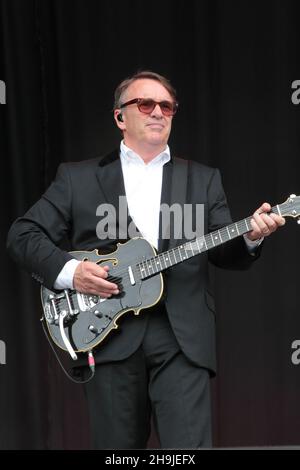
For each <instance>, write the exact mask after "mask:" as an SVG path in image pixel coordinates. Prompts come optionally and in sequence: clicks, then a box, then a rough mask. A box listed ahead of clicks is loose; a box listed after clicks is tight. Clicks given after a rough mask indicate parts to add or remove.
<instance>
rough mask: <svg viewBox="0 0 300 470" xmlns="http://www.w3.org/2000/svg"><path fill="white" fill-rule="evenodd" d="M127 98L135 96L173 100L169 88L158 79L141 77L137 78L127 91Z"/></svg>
mask: <svg viewBox="0 0 300 470" xmlns="http://www.w3.org/2000/svg"><path fill="white" fill-rule="evenodd" d="M125 96H126V100H130V99H133V98H153V99H155V100H157V101H158V100H172V96H171V95H170V93H169V92H168V90H167V89H166V88H165V87H164V86H163V85H162V83H160V82H158V81H157V80H151V79H149V78H141V79H138V80H135V81H134V82H133V83H132V84H131V85H130V86H129V87H128V88H127V90H126V92H125Z"/></svg>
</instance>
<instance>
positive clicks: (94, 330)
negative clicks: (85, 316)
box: [89, 325, 99, 335]
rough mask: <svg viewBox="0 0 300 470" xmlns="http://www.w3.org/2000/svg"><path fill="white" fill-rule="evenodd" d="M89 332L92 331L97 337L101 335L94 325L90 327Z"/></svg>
mask: <svg viewBox="0 0 300 470" xmlns="http://www.w3.org/2000/svg"><path fill="white" fill-rule="evenodd" d="M89 330H90V331H91V333H94V334H95V335H98V334H99V331H98V328H96V327H95V326H94V325H90V326H89Z"/></svg>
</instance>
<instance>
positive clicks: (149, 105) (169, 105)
mask: <svg viewBox="0 0 300 470" xmlns="http://www.w3.org/2000/svg"><path fill="white" fill-rule="evenodd" d="M130 104H136V105H137V107H138V109H139V111H140V112H141V113H144V114H150V113H152V111H153V109H154V108H155V106H156V105H157V104H158V105H159V107H160V109H161V112H162V113H163V115H164V116H174V114H176V111H177V108H178V103H176V102H172V101H154V100H152V99H151V98H135V99H133V100H130V101H127V102H126V103H123V104H121V106H120V109H122V108H125V106H129V105H130Z"/></svg>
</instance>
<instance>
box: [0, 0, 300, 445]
mask: <svg viewBox="0 0 300 470" xmlns="http://www.w3.org/2000/svg"><path fill="white" fill-rule="evenodd" d="M299 12H300V9H299V2H297V1H286V0H285V1H284V0H282V1H280V0H274V1H264V2H262V1H248V0H243V1H237V0H236V1H233V0H227V1H214V0H204V1H199V0H184V1H183V0H178V1H177V2H174V1H171V0H160V1H157V0H152V1H151V2H150V1H149V2H146V1H143V0H142V1H141V0H140V1H137V0H123V1H122V2H117V1H112V0H110V1H96V0H89V1H83V0H73V1H69V0H60V1H58V0H43V1H38V0H35V1H34V0H25V1H21V0H20V1H18V0H2V1H1V2H0V14H1V17H0V28H1V29H0V34H1V36H0V41H1V42H0V80H4V81H5V83H6V88H7V97H6V104H5V105H0V119H1V121H0V152H1V172H0V178H1V183H0V191H1V194H0V196H1V199H0V200H1V233H0V236H1V253H2V262H1V279H0V286H1V317H0V340H2V341H5V343H6V353H7V358H6V362H7V363H6V365H3V364H2V365H0V380H1V386H0V448H1V449H17V448H29V449H39V448H41V449H44V448H61V449H77V448H78V449H82V448H88V446H89V435H88V421H87V416H86V408H85V403H84V399H83V392H82V389H81V386H76V385H73V384H71V383H70V382H68V380H67V379H66V378H65V377H64V376H63V374H62V373H61V371H60V369H59V367H58V366H57V364H56V362H55V360H54V358H53V355H52V354H51V352H50V351H49V348H48V345H47V344H46V341H45V338H44V337H43V333H42V331H41V327H40V324H39V316H40V314H41V309H40V305H39V289H38V286H37V285H36V284H34V281H32V279H31V277H30V276H29V275H27V274H25V273H23V272H21V271H20V270H19V269H18V267H17V266H15V265H14V264H13V262H12V261H11V260H10V259H9V258H8V256H7V254H6V252H5V239H6V233H7V230H8V228H9V226H10V224H11V222H12V221H13V220H14V219H15V218H16V217H17V216H18V215H21V214H22V213H24V211H25V210H26V209H27V208H28V207H29V206H30V205H31V204H32V203H33V202H34V201H35V200H36V199H37V198H38V197H39V196H40V194H41V193H42V192H43V190H44V189H45V187H46V186H47V185H48V184H49V182H50V181H51V179H52V178H53V176H54V174H55V171H56V168H57V166H58V164H59V163H60V162H61V161H71V160H81V159H85V158H91V157H94V156H97V155H99V154H103V153H105V152H106V151H108V150H110V149H112V148H113V147H114V146H115V145H116V144H117V143H118V141H119V134H118V132H117V130H116V129H115V126H114V124H113V120H112V112H111V109H112V96H113V91H114V88H115V86H116V85H117V84H118V82H119V81H120V80H121V79H123V78H124V77H125V76H127V75H129V74H131V73H133V72H135V71H136V70H137V69H141V68H142V69H144V68H149V69H152V70H154V71H157V72H159V73H162V74H164V75H166V76H168V77H169V78H170V79H171V80H172V82H173V83H174V85H175V87H176V88H177V91H178V94H179V101H180V112H179V113H178V116H177V117H176V120H175V122H174V128H173V135H172V138H171V148H172V151H173V152H174V153H175V154H178V155H184V156H186V157H187V158H192V159H195V160H198V161H202V162H204V163H207V164H210V165H213V166H217V167H219V168H220V169H221V171H222V174H223V180H224V185H225V188H226V192H227V195H228V199H229V203H230V206H231V209H232V213H233V216H234V218H235V219H239V218H242V217H245V216H248V215H250V213H251V212H252V211H253V210H254V209H255V208H256V207H257V206H258V205H260V204H261V203H262V202H263V201H265V200H267V201H269V202H271V204H276V203H281V202H283V201H284V200H285V199H286V197H287V196H288V195H289V194H290V193H297V192H298V193H300V183H299V175H298V173H297V172H298V170H299V168H300V164H299V150H300V138H299V135H300V134H299V118H300V105H299V106H297V105H295V104H293V103H292V100H291V95H292V91H293V90H292V88H291V86H292V82H293V81H294V80H297V79H300V63H299V51H298V48H299V44H300V41H299V39H300V32H299V31H300V28H299V26H300V24H299V23H300V19H299V18H300V16H299ZM299 235H300V232H299V227H298V226H297V225H296V224H294V223H292V222H291V221H288V223H287V225H286V226H285V228H283V229H282V230H280V231H279V232H277V233H276V234H274V235H273V236H272V237H271V238H270V239H269V240H267V241H266V243H265V247H264V250H263V255H262V257H261V259H260V260H259V261H258V262H257V263H256V265H255V267H254V268H253V269H252V270H251V271H249V272H246V273H242V274H241V273H237V272H222V271H217V272H216V273H215V276H214V278H215V282H214V283H215V296H216V302H217V306H218V315H217V325H218V358H219V370H218V376H217V378H216V379H214V381H213V409H214V443H215V445H216V446H255V445H297V444H300V431H299V422H300V404H299V399H298V398H299V390H300V366H298V367H297V366H296V365H294V364H292V361H291V354H292V349H291V344H292V342H293V341H294V340H295V339H300V316H299V290H298V289H299V288H298V283H297V281H298V270H297V268H298V267H299V265H300V256H299V241H298V240H299ZM151 443H152V445H156V441H155V437H152V440H151V442H150V445H151Z"/></svg>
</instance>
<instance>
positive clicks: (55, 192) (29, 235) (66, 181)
mask: <svg viewBox="0 0 300 470" xmlns="http://www.w3.org/2000/svg"><path fill="white" fill-rule="evenodd" d="M71 210H72V190H71V181H70V177H69V174H68V169H67V165H66V164H61V165H60V166H59V168H58V171H57V175H56V178H55V180H54V181H53V183H52V184H51V185H50V186H49V188H48V189H47V191H46V192H45V193H44V194H43V196H42V197H41V199H40V200H39V201H38V202H36V204H34V205H33V206H32V207H31V208H30V209H29V210H28V211H27V212H26V214H25V215H24V216H23V217H20V218H18V219H17V220H16V221H15V222H14V223H13V224H12V226H11V228H10V230H9V233H8V237H7V248H8V251H9V253H10V255H11V256H12V258H13V259H14V260H15V261H16V262H17V263H18V264H19V265H21V266H22V267H23V268H24V269H25V270H26V271H28V272H29V273H30V274H31V275H32V277H33V278H35V279H36V280H37V281H39V282H40V283H41V284H44V285H45V286H46V287H48V288H50V289H52V288H53V284H54V281H55V279H56V278H57V276H58V274H59V272H60V271H61V269H62V268H63V266H64V265H65V263H66V262H67V261H69V260H70V259H72V256H71V255H70V254H69V253H68V252H67V251H64V250H62V249H61V248H60V247H59V244H60V243H61V242H62V241H63V240H64V239H65V237H66V236H67V235H68V233H69V232H70V229H71Z"/></svg>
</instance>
